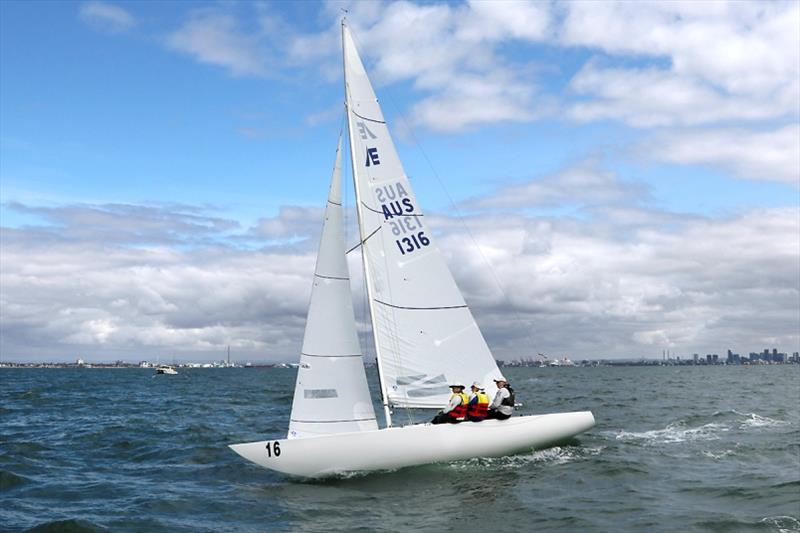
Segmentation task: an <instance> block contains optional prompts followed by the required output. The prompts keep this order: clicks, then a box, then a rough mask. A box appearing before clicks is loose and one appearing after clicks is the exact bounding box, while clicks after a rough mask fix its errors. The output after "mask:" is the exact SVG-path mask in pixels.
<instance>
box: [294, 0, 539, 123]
mask: <svg viewBox="0 0 800 533" xmlns="http://www.w3.org/2000/svg"><path fill="white" fill-rule="evenodd" d="M366 4H372V3H366V2H356V3H353V4H352V13H350V14H349V15H348V18H349V20H350V24H351V26H352V27H353V28H354V32H355V36H356V39H357V44H358V46H359V49H360V52H361V53H362V55H363V56H364V59H366V60H368V61H372V64H371V70H372V72H373V74H374V81H375V82H376V83H378V84H386V83H394V82H398V81H411V82H412V83H413V85H414V87H415V88H416V89H417V90H418V91H419V92H420V93H421V94H422V95H423V96H422V97H421V98H420V100H419V101H418V102H417V103H416V104H414V105H413V106H412V107H411V109H410V110H409V112H408V122H409V123H410V124H412V125H421V126H423V127H427V128H430V129H433V130H437V131H450V132H452V131H461V130H464V129H469V128H470V127H473V126H476V125H479V124H486V123H495V122H501V121H513V122H523V121H529V120H532V119H533V118H534V117H536V116H541V114H542V111H541V109H540V107H539V106H541V104H540V103H539V102H536V104H537V105H534V103H535V102H534V97H535V95H536V93H537V91H536V87H535V85H534V84H533V81H532V78H531V76H530V75H529V72H528V70H529V69H527V68H523V69H520V68H519V67H518V66H511V65H508V64H506V63H505V62H504V61H503V59H502V57H501V55H500V54H499V53H498V52H497V51H496V48H497V47H498V46H500V45H501V44H502V43H506V42H509V41H512V40H516V41H522V42H524V41H532V42H541V41H543V40H544V38H545V36H546V34H547V31H548V24H549V6H548V5H547V4H544V3H534V2H521V1H520V2H514V1H510V2H469V3H467V4H464V5H455V6H453V5H447V4H430V5H418V4H414V3H411V2H394V3H389V4H386V5H385V7H383V8H382V9H381V11H380V12H376V10H375V6H376V5H377V4H372V5H370V6H369V8H368V9H365V5H366ZM409 28H412V29H413V35H414V38H413V39H408V35H409ZM339 46H340V45H339V28H338V23H337V24H336V25H335V27H331V28H330V29H329V30H326V31H325V32H322V33H318V34H308V35H296V36H295V37H294V38H293V40H292V45H291V47H290V51H291V53H292V54H293V57H295V58H296V59H297V60H299V61H309V60H316V61H319V60H327V61H338V49H339ZM337 68H340V67H338V65H337Z"/></svg>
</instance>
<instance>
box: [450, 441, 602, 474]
mask: <svg viewBox="0 0 800 533" xmlns="http://www.w3.org/2000/svg"><path fill="white" fill-rule="evenodd" d="M602 451H603V447H602V446H600V447H596V448H591V447H579V446H555V447H553V448H547V449H545V450H536V451H532V452H530V453H527V454H522V455H509V456H506V457H477V458H474V459H465V460H463V461H455V462H453V463H450V464H449V466H450V467H451V468H456V469H463V468H468V469H471V468H476V467H491V468H493V469H497V468H504V469H515V468H520V467H523V466H527V465H529V464H531V463H544V464H547V463H550V464H565V463H570V462H573V461H578V460H581V459H585V458H587V457H591V456H594V455H598V454H599V453H600V452H602Z"/></svg>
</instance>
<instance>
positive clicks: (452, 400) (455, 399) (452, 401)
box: [442, 394, 461, 413]
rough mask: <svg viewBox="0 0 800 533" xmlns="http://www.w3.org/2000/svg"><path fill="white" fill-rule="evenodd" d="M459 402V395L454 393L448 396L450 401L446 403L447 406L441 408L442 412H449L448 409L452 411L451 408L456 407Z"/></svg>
mask: <svg viewBox="0 0 800 533" xmlns="http://www.w3.org/2000/svg"><path fill="white" fill-rule="evenodd" d="M460 404H461V396H456V395H455V394H454V395H453V397H452V398H450V403H448V404H447V407H445V408H444V409H443V410H442V412H443V413H449V412H450V411H452V410H453V409H455V408H456V407H458V406H459V405H460Z"/></svg>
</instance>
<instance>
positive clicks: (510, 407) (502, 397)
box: [486, 376, 515, 420]
mask: <svg viewBox="0 0 800 533" xmlns="http://www.w3.org/2000/svg"><path fill="white" fill-rule="evenodd" d="M494 383H495V385H497V394H495V395H494V400H493V401H492V404H491V405H490V406H489V412H488V413H486V418H496V419H498V420H507V419H508V418H511V414H512V413H513V412H514V401H515V397H514V389H512V388H511V387H510V386H509V385H508V380H507V379H506V378H504V377H503V376H500V377H499V378H496V379H495V380H494Z"/></svg>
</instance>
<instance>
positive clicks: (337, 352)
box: [289, 137, 378, 438]
mask: <svg viewBox="0 0 800 533" xmlns="http://www.w3.org/2000/svg"><path fill="white" fill-rule="evenodd" d="M341 160H342V140H341V137H340V138H339V148H338V149H337V150H336V164H335V166H334V168H333V177H332V178H331V187H330V193H329V195H328V204H327V206H326V207H325V222H324V223H323V226H322V238H321V240H320V244H319V252H318V255H317V266H316V269H315V271H314V285H313V287H312V289H311V302H310V304H309V307H308V319H307V321H306V331H305V336H304V337H303V351H302V354H301V355H300V368H298V370H297V383H296V385H295V389H294V402H293V403H292V416H291V420H290V422H289V438H297V437H312V436H315V435H326V434H331V433H344V432H351V431H366V430H374V429H378V424H377V422H376V420H375V412H374V410H373V408H372V400H371V398H370V394H369V387H368V386H367V378H366V373H365V372H364V361H363V358H362V356H361V348H360V346H359V343H358V335H357V333H356V322H355V316H354V314H353V298H352V294H351V292H350V278H349V272H348V269H347V260H346V258H345V239H344V220H343V212H342V193H341Z"/></svg>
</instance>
